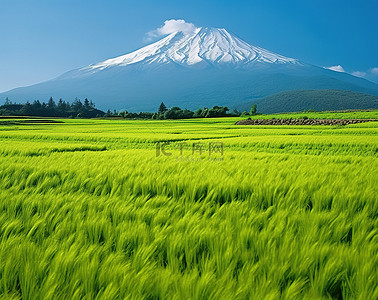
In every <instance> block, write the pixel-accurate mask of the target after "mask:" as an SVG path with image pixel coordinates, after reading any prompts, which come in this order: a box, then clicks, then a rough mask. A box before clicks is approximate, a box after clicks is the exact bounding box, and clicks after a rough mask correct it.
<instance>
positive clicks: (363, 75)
mask: <svg viewBox="0 0 378 300" xmlns="http://www.w3.org/2000/svg"><path fill="white" fill-rule="evenodd" d="M351 74H352V75H353V76H356V77H365V76H366V72H361V71H355V72H352V73H351Z"/></svg>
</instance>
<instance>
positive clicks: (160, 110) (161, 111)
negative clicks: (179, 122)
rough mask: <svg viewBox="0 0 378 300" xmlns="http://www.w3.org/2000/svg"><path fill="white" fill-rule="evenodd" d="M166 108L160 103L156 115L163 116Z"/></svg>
mask: <svg viewBox="0 0 378 300" xmlns="http://www.w3.org/2000/svg"><path fill="white" fill-rule="evenodd" d="M167 110H168V109H167V107H166V106H165V104H164V102H161V103H160V106H159V109H158V113H159V114H163V113H165V112H166V111H167Z"/></svg>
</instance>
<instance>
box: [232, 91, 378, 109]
mask: <svg viewBox="0 0 378 300" xmlns="http://www.w3.org/2000/svg"><path fill="white" fill-rule="evenodd" d="M254 103H256V104H257V105H258V112H261V113H278V112H295V111H303V110H308V109H313V110H317V111H324V110H343V109H378V96H373V95H368V94H364V93H359V92H351V91H341V90H296V91H287V92H281V93H277V94H274V95H271V96H268V97H265V98H262V99H258V100H255V101H249V102H246V103H244V104H242V105H240V106H239V109H241V110H247V111H249V110H250V108H251V106H252V104H254Z"/></svg>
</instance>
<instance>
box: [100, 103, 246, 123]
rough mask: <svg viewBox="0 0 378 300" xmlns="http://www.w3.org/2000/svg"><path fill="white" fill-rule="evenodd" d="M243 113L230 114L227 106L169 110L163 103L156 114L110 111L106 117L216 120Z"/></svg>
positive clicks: (175, 107)
mask: <svg viewBox="0 0 378 300" xmlns="http://www.w3.org/2000/svg"><path fill="white" fill-rule="evenodd" d="M241 114H242V113H241V112H239V111H237V110H234V111H233V112H231V113H229V109H228V107H227V106H213V107H212V108H207V107H204V108H199V109H197V110H196V111H191V110H189V109H181V108H180V107H177V106H174V107H172V108H167V107H166V105H165V104H164V102H162V103H161V104H160V106H159V108H158V111H157V112H155V113H149V112H140V113H130V112H128V111H121V112H119V113H117V112H114V113H111V112H110V111H108V112H107V113H106V115H105V116H121V117H123V118H125V119H153V120H173V119H190V118H216V117H227V116H228V117H230V116H240V115H241Z"/></svg>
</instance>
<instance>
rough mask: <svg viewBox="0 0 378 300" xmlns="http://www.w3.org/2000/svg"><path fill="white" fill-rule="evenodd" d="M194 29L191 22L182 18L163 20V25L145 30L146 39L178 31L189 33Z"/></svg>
mask: <svg viewBox="0 0 378 300" xmlns="http://www.w3.org/2000/svg"><path fill="white" fill-rule="evenodd" d="M196 29H197V27H196V26H195V25H194V24H193V23H188V22H186V21H185V20H182V19H178V20H175V19H171V20H165V21H164V25H163V26H161V27H159V28H156V29H154V30H151V31H149V32H147V40H151V39H153V38H157V37H160V36H163V35H167V34H171V33H174V32H180V31H181V32H184V33H191V32H193V31H195V30H196Z"/></svg>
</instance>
